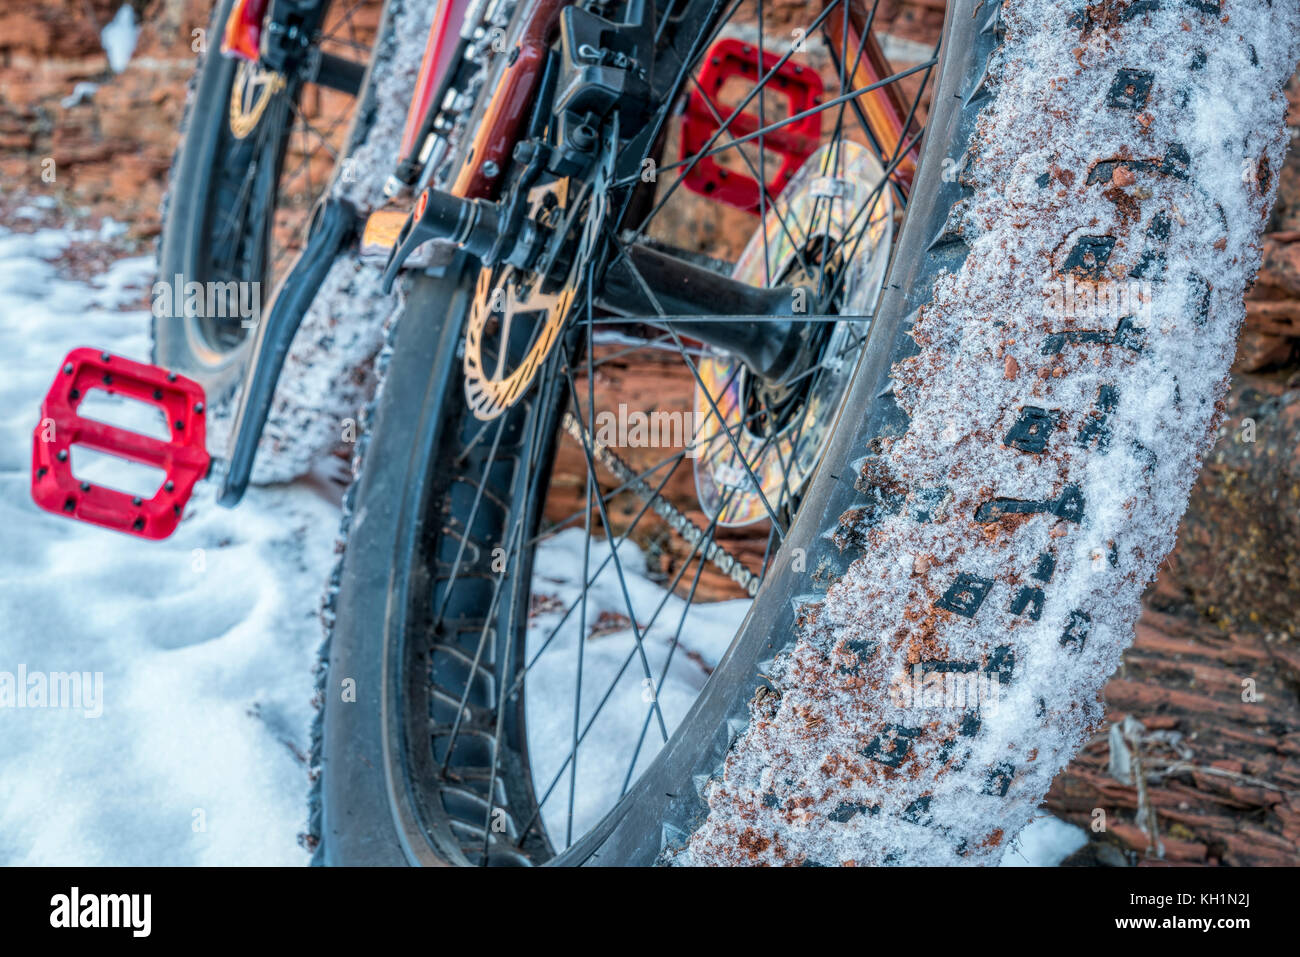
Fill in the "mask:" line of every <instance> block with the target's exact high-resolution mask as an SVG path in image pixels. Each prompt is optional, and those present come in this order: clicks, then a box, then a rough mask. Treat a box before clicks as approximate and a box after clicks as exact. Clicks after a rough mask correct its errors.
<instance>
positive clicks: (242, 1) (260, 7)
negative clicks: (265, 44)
mask: <svg viewBox="0 0 1300 957" xmlns="http://www.w3.org/2000/svg"><path fill="white" fill-rule="evenodd" d="M270 4H271V0H235V5H234V6H233V7H231V8H230V16H228V17H227V18H226V29H225V30H224V31H222V34H221V52H222V53H223V54H225V55H226V56H228V57H236V58H238V59H240V60H249V61H251V62H253V63H256V62H257V57H258V51H259V48H260V44H261V42H262V21H263V19H265V17H266V8H267V7H268V6H270Z"/></svg>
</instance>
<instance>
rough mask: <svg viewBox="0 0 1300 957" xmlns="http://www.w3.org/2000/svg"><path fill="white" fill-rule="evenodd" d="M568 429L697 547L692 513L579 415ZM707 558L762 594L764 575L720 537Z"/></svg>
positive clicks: (567, 419) (568, 417)
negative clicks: (591, 432)
mask: <svg viewBox="0 0 1300 957" xmlns="http://www.w3.org/2000/svg"><path fill="white" fill-rule="evenodd" d="M561 424H562V425H563V427H564V431H565V432H567V433H568V434H569V436H570V437H571V438H572V439H573V440H574V441H575V442H577V443H579V445H582V446H586V447H589V448H590V449H591V454H592V458H593V459H594V460H595V461H597V462H599V463H600V464H601V465H603V466H605V468H606V469H608V470H609V471H610V472H612V473H613V475H614V477H615V478H616V479H618V481H619V482H620V483H622V484H623V485H624V486H626V487H627V488H628V489H629V490H630V491H631V492H632V493H633V494H634V495H636V496H637V497H638V498H639V499H641V501H642V502H645V503H647V504H648V505H649V506H650V507H651V508H652V509H654V512H655V514H656V515H658V516H659V517H660V518H662V519H663V520H664V521H665V522H667V523H668V527H669V528H671V529H672V530H673V531H674V532H676V533H677V534H678V535H680V536H681V537H682V539H683V540H685V541H686V543H687V544H688V545H690V546H691V547H692V548H694V547H695V546H696V545H697V544H698V543H699V541H700V539H702V538H703V537H704V534H705V532H704V529H702V528H700V527H699V526H698V525H696V524H695V523H694V522H693V521H691V519H690V516H688V515H687V514H686V513H685V512H683V511H682V510H681V509H679V508H678V507H677V506H676V505H674V504H673V503H672V502H670V501H668V499H666V498H664V497H663V496H662V495H660V494H659V493H658V492H655V491H652V490H651V489H650V487H649V486H648V485H647V484H646V483H645V480H644V479H642V478H641V477H640V475H639V474H638V473H637V471H636V470H635V469H634V468H632V466H630V465H628V464H627V462H625V461H623V459H622V458H620V457H619V455H618V453H616V452H614V451H613V450H612V449H610V448H609V446H607V445H605V444H604V443H603V442H601V441H600V440H599V439H595V438H589V437H588V436H587V435H586V429H584V428H583V427H582V424H581V423H580V422H579V421H578V418H577V416H575V415H574V414H573V413H572V412H565V413H564V418H563V420H562V422H561ZM704 558H705V560H706V561H708V562H709V563H710V564H711V565H713V567H714V568H716V569H718V571H720V572H722V573H723V574H724V575H726V576H727V577H728V578H729V579H731V581H733V582H735V583H736V584H737V585H739V586H740V587H741V588H743V589H745V593H746V594H747V595H749V597H750V598H753V597H754V596H755V595H757V594H758V586H759V584H760V583H761V582H762V580H763V579H762V576H760V575H755V574H754V573H753V572H751V571H750V570H749V568H748V567H747V566H746V565H745V563H744V562H743V561H741V560H740V558H738V557H737V556H736V555H733V554H732V553H731V552H729V551H728V550H727V549H726V547H725V546H723V545H722V544H720V543H719V542H718V541H717V540H716V539H715V540H713V541H710V542H709V544H708V545H707V546H706V547H705V549H704Z"/></svg>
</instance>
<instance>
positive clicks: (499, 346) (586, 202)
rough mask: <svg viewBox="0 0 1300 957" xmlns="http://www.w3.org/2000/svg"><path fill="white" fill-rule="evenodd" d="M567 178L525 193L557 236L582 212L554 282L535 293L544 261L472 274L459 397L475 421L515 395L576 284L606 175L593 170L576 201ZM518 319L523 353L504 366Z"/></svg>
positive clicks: (533, 372)
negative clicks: (573, 244) (533, 266)
mask: <svg viewBox="0 0 1300 957" xmlns="http://www.w3.org/2000/svg"><path fill="white" fill-rule="evenodd" d="M570 182H571V181H570V180H561V181H559V182H557V183H556V184H554V185H551V186H546V187H541V188H539V189H536V190H534V191H533V193H532V194H531V196H530V205H531V207H532V208H531V209H530V216H532V217H533V218H535V219H538V220H539V221H548V222H549V223H551V224H554V225H555V226H556V228H557V231H558V232H559V233H560V234H561V235H562V236H563V235H566V234H568V233H570V232H571V231H572V230H573V229H574V225H575V223H576V219H575V217H576V216H578V215H583V216H584V218H583V222H582V232H581V234H580V239H579V241H578V243H577V248H576V250H575V252H574V255H573V261H572V262H571V263H570V265H569V267H568V270H567V272H566V275H565V280H564V282H563V283H562V284H561V286H560V287H559V288H558V289H557V290H554V291H543V288H542V287H543V281H542V278H541V277H542V276H543V275H547V274H549V273H550V270H549V269H548V268H546V266H545V265H543V266H542V267H541V268H540V269H537V270H535V271H525V270H521V269H517V268H515V267H514V266H511V265H508V264H501V265H497V266H490V267H488V266H485V267H484V268H483V269H482V271H481V272H480V273H479V278H478V286H477V288H476V289H475V292H474V303H473V305H472V307H471V308H470V316H469V322H468V323H467V325H466V330H465V356H464V361H463V370H464V375H465V399H466V402H467V403H468V404H469V407H470V410H471V411H472V412H473V413H474V416H475V418H477V419H480V420H483V421H491V420H493V419H495V418H497V417H498V416H500V415H501V414H502V413H503V412H505V411H506V410H507V409H509V408H510V407H511V406H512V405H514V404H515V402H517V401H518V400H519V397H520V396H522V395H523V394H524V392H526V391H527V389H528V387H529V385H531V384H532V381H533V379H535V378H536V377H537V372H538V370H539V369H540V368H541V366H542V362H543V361H544V360H545V359H546V357H547V356H548V355H550V353H551V349H552V348H554V346H555V342H556V340H557V339H558V338H559V335H560V331H561V330H562V329H563V328H564V322H565V319H566V318H567V317H568V314H569V308H570V306H572V305H573V298H574V295H575V294H576V292H577V285H578V281H579V279H580V278H581V276H582V273H583V270H584V269H585V267H586V264H587V262H588V261H589V260H590V258H591V253H592V250H593V249H594V248H595V246H596V240H597V238H598V235H599V232H600V230H601V228H602V227H603V225H604V221H605V213H606V211H607V208H608V207H607V200H606V190H607V186H608V172H607V170H605V169H604V167H602V168H601V169H599V170H598V171H597V173H596V175H595V178H594V180H593V182H592V188H591V189H590V190H588V191H586V192H584V193H579V194H578V196H577V197H576V198H575V197H571V196H570V195H569V192H570ZM548 197H554V198H553V199H550V198H548ZM519 323H523V324H524V325H523V327H522V328H524V329H528V330H530V338H529V340H528V346H527V348H526V350H525V351H524V354H523V356H522V357H521V358H519V359H518V360H517V361H515V362H514V363H513V365H512V358H513V357H512V356H511V345H512V342H513V340H512V334H517V329H518V328H519V326H518V325H517V324H519ZM493 325H495V329H494V330H493V328H492V327H493ZM489 333H492V335H491V338H493V339H494V340H495V345H496V355H495V356H494V357H492V358H491V359H489V358H488V357H486V356H485V355H484V345H485V342H486V338H487V337H488V335H489Z"/></svg>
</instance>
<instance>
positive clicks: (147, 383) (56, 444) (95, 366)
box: [32, 348, 211, 539]
mask: <svg viewBox="0 0 1300 957" xmlns="http://www.w3.org/2000/svg"><path fill="white" fill-rule="evenodd" d="M91 389H100V390H102V391H104V392H107V393H108V394H109V395H121V396H125V397H127V398H130V399H136V400H138V401H140V402H143V403H145V404H146V405H151V406H154V407H156V408H158V409H161V410H162V413H163V415H164V416H166V419H167V425H168V429H169V431H170V432H171V439H170V440H169V441H163V440H161V439H155V438H153V437H151V436H148V435H143V434H141V433H139V432H132V431H130V430H128V429H122V428H118V427H117V426H113V425H109V424H107V423H105V422H99V421H96V420H95V419H88V418H83V417H82V416H81V415H79V414H78V413H77V411H76V408H77V405H78V403H79V402H81V400H82V399H84V398H85V397H86V394H87V393H88V392H89V391H90V390H91ZM74 445H80V446H82V447H84V448H87V449H92V450H94V451H96V452H103V453H107V454H109V455H115V456H117V457H119V458H123V459H126V460H128V461H131V462H137V463H140V464H142V465H149V466H153V467H154V468H157V469H161V470H162V471H163V472H164V473H166V477H165V478H164V479H163V481H162V484H161V485H160V486H159V487H158V491H157V492H155V493H154V495H153V497H152V498H149V499H147V500H145V499H142V498H140V497H139V496H132V495H130V494H128V493H126V492H119V491H117V490H116V489H111V488H104V487H103V486H99V485H92V484H91V483H90V482H85V481H81V480H79V479H78V478H77V477H76V476H75V475H73V474H72V446H74ZM210 462H211V459H210V458H209V456H208V453H207V449H206V448H205V447H204V398H203V387H202V386H200V385H199V384H198V383H197V382H195V381H193V380H192V379H187V378H185V377H183V376H180V375H177V374H176V373H175V372H168V371H167V370H166V369H162V368H159V367H158V366H152V365H145V364H144V363H142V362H133V361H132V360H130V359H125V358H123V357H121V356H114V355H110V354H109V353H107V352H99V351H97V350H95V349H86V348H82V349H73V350H72V351H71V352H69V353H68V355H67V358H65V359H64V360H63V366H62V368H61V369H60V370H59V374H58V377H57V378H56V379H55V380H54V384H53V385H52V386H50V391H49V392H48V393H46V396H45V401H44V402H43V403H42V404H41V421H40V423H39V424H38V425H37V426H36V431H35V434H34V436H33V441H32V498H33V499H34V500H35V502H36V504H37V505H39V506H40V507H41V508H43V509H45V510H46V511H47V512H54V513H55V514H63V515H68V516H70V517H72V518H75V519H77V520H79V521H82V522H89V523H91V524H93V525H102V526H103V527H105V528H112V529H115V530H117V531H119V532H126V533H127V534H129V535H139V536H140V537H142V538H152V539H158V538H166V537H167V536H168V535H170V534H171V533H172V532H174V531H175V530H176V526H177V524H179V522H180V520H181V512H182V510H183V509H184V507H185V503H186V502H187V501H188V500H189V497H190V493H191V492H193V491H194V485H195V483H196V482H198V480H199V479H201V478H203V477H204V476H206V475H207V474H208V466H209V464H210Z"/></svg>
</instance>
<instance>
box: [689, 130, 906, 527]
mask: <svg viewBox="0 0 1300 957" xmlns="http://www.w3.org/2000/svg"><path fill="white" fill-rule="evenodd" d="M883 180H884V171H883V170H882V169H881V167H880V163H879V162H878V161H877V159H876V157H875V155H874V154H873V153H872V152H871V151H870V150H868V149H867V148H866V147H864V146H861V145H859V144H857V143H853V142H848V141H842V142H840V143H839V144H838V145H836V144H827V145H825V146H823V147H821V148H820V149H819V150H818V151H817V152H816V153H814V154H813V155H812V156H810V157H809V158H808V160H807V161H806V162H805V163H804V165H803V166H802V167H800V169H799V170H798V172H796V173H795V175H794V176H793V177H792V178H791V180H790V182H789V184H788V185H787V186H786V187H785V189H783V190H782V191H781V193H780V195H779V196H777V197H776V198H774V199H773V200H772V205H771V207H770V208H769V210H768V213H767V216H766V217H765V219H764V221H763V224H762V226H761V227H760V228H759V230H758V231H757V232H756V233H755V234H754V236H753V237H752V238H751V239H750V241H749V244H748V245H747V246H746V247H745V251H744V252H743V253H742V254H741V256H740V259H739V261H738V262H737V263H736V266H735V269H734V271H733V273H732V277H733V278H735V279H739V280H741V281H742V282H746V283H748V284H750V285H753V286H765V285H769V284H771V285H775V284H777V283H779V282H781V281H783V279H784V277H786V276H788V275H789V274H790V273H791V272H792V271H793V270H796V269H798V268H799V265H798V264H799V260H800V253H807V252H808V251H809V250H810V249H812V248H813V247H814V246H817V245H820V248H821V250H822V251H823V252H822V255H823V257H825V256H830V255H831V251H832V250H835V251H837V252H838V254H839V255H840V257H841V261H840V262H839V263H838V265H837V267H836V271H837V272H840V273H842V274H843V279H842V283H841V287H840V288H841V294H840V295H839V296H837V297H836V300H837V302H839V303H840V309H839V313H840V314H841V315H843V316H846V317H850V316H865V315H869V314H870V312H871V311H872V309H873V308H874V306H875V302H876V298H877V296H878V295H879V293H880V287H881V284H882V283H883V281H884V276H885V267H886V266H887V265H888V262H889V251H890V246H891V244H892V241H893V230H894V205H893V200H892V198H891V195H890V192H889V190H888V189H887V188H885V187H882V186H881V183H882V181H883ZM878 187H879V196H878V197H877V196H875V195H873V194H874V193H875V192H876V191H877V188H878ZM873 202H874V204H875V205H874V208H871V204H872V203H873ZM868 210H869V212H868ZM783 223H784V225H783ZM805 229H806V230H807V234H804V233H803V232H801V231H802V230H805ZM791 233H793V234H794V236H793V237H792V236H791V235H790V234H791ZM859 234H860V239H859ZM796 240H797V241H798V245H796ZM765 250H766V252H765ZM813 278H814V284H815V277H813ZM809 305H810V306H811V304H809ZM810 321H812V322H815V323H820V322H822V321H823V320H820V319H819V318H816V317H810ZM867 325H868V322H867V321H864V320H851V319H847V318H846V319H845V320H844V321H839V322H833V323H831V329H830V331H829V333H828V334H826V335H824V336H815V337H810V339H813V340H816V341H819V342H820V343H822V346H821V348H822V349H823V355H822V358H821V360H820V365H819V366H818V367H817V368H815V370H814V371H812V372H810V373H809V374H807V375H806V376H805V378H804V379H803V381H801V382H796V383H793V384H792V385H789V386H787V387H784V388H773V387H772V386H771V385H770V384H768V383H765V382H763V381H762V380H761V379H759V377H757V376H754V375H753V374H752V373H750V372H749V370H748V369H747V368H746V367H745V366H744V365H743V363H741V362H740V361H739V360H738V359H734V358H732V357H731V356H730V355H727V354H724V353H719V352H713V353H712V354H710V355H709V356H707V357H706V358H704V359H702V360H701V361H700V363H699V372H700V381H701V384H697V386H696V389H695V421H696V423H698V429H697V432H696V436H695V442H696V447H697V448H698V450H699V454H698V456H697V458H696V459H695V489H696V494H697V496H698V497H699V501H700V505H701V507H702V508H703V509H704V512H705V514H706V515H708V516H709V518H710V519H712V518H714V516H717V522H718V525H719V526H723V527H732V528H734V527H739V526H744V525H750V524H752V523H754V522H757V521H760V520H761V519H763V518H766V517H768V510H767V507H766V506H765V505H764V498H766V500H767V503H768V505H770V506H771V507H772V509H773V510H778V511H779V510H780V509H781V508H782V506H785V505H793V498H794V496H796V495H797V494H798V492H799V490H800V489H801V488H802V487H803V485H804V483H805V482H806V481H807V479H808V477H809V476H810V475H811V474H812V471H813V468H814V466H815V465H816V464H817V459H818V457H819V456H820V454H821V451H822V449H823V448H824V447H825V444H826V441H827V439H828V438H829V435H830V428H831V425H832V424H833V422H834V418H835V413H836V410H838V409H839V406H840V401H841V400H842V399H843V397H844V392H845V390H846V389H847V388H848V384H849V380H850V378H851V376H852V372H853V367H854V365H855V364H856V362H857V356H858V353H859V351H860V350H859V349H858V348H857V346H858V344H859V343H860V342H861V341H862V338H863V336H865V334H866V328H867ZM706 390H707V391H706ZM781 395H785V396H787V400H786V403H785V405H784V407H783V408H782V409H781V411H780V415H779V417H778V416H774V415H773V414H767V413H765V414H762V415H758V414H755V412H754V410H753V405H754V402H755V401H757V400H759V399H761V400H763V401H764V402H766V401H767V400H768V399H776V398H778V397H780V396H781ZM710 398H711V399H712V402H710ZM715 406H716V412H715ZM719 414H720V418H719ZM774 420H776V421H774ZM760 422H761V423H763V424H765V425H766V426H767V428H761V427H760ZM728 433H730V438H729V437H728ZM733 439H734V442H733ZM751 473H752V477H751ZM755 479H757V486H756V485H755V481H754V480H755ZM724 503H725V504H724Z"/></svg>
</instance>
